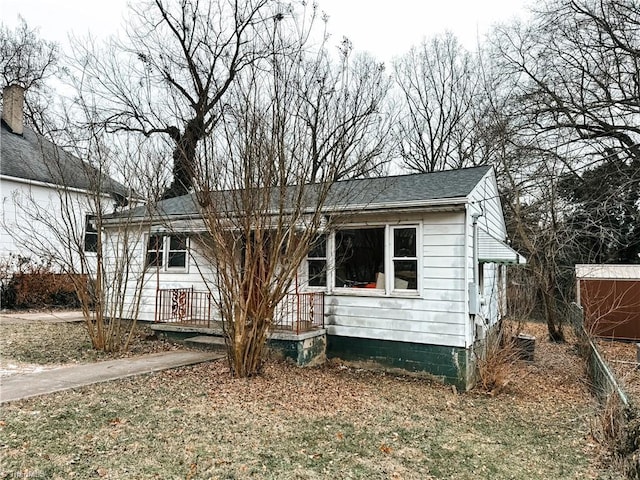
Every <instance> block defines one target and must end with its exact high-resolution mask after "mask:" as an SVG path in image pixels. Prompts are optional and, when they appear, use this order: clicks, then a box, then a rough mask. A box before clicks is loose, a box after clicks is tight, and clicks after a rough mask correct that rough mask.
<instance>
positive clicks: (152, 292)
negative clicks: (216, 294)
mask: <svg viewBox="0 0 640 480" xmlns="http://www.w3.org/2000/svg"><path fill="white" fill-rule="evenodd" d="M169 234H170V232H167V235H169ZM109 235H111V237H112V238H114V237H115V236H117V232H116V231H115V230H111V232H110V233H109ZM148 236H149V231H148V228H147V229H146V231H145V232H143V233H141V235H140V238H141V241H139V242H137V244H136V245H135V252H134V253H133V254H132V259H133V262H132V266H131V274H130V276H129V281H128V282H127V286H126V291H125V293H124V306H125V308H124V312H125V314H124V315H123V316H124V317H126V318H135V317H136V316H137V318H138V320H142V321H148V322H153V321H154V320H155V314H156V292H157V290H158V288H160V289H172V288H193V289H194V290H195V291H199V292H206V291H208V288H207V287H209V288H212V284H213V281H214V278H215V277H214V272H215V270H214V269H213V267H212V266H211V265H209V262H208V261H207V260H206V259H205V258H204V257H202V255H201V254H200V252H199V251H198V247H197V236H196V235H191V236H190V237H189V255H188V258H187V266H186V269H184V270H163V269H161V268H160V269H156V268H155V267H150V268H147V269H146V270H145V267H144V266H145V261H146V255H147V244H148V238H149V237H148ZM203 275H204V277H205V278H207V279H208V280H207V282H205V280H204V279H203ZM209 279H210V280H209ZM207 283H209V285H207ZM138 296H139V297H140V301H139V306H138V305H137V298H138ZM212 308H213V306H212ZM136 310H137V313H136Z"/></svg>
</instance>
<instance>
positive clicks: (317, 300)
mask: <svg viewBox="0 0 640 480" xmlns="http://www.w3.org/2000/svg"><path fill="white" fill-rule="evenodd" d="M214 312H215V305H214V300H213V296H212V294H211V293H210V292H199V291H195V290H194V289H193V288H175V289H158V290H157V294H156V315H155V321H154V323H153V325H151V329H152V330H154V331H155V332H156V333H157V334H158V335H160V336H164V337H166V338H169V339H171V340H174V341H179V342H182V343H184V344H185V345H188V346H193V347H197V348H206V349H225V348H226V340H225V331H224V325H223V322H221V321H220V320H219V319H218V318H217V317H216V316H215V314H214ZM326 343H327V341H326V330H325V328H324V294H323V293H321V292H319V293H317V292H311V293H292V294H289V295H286V296H285V298H283V299H282V301H281V302H280V303H279V304H278V307H277V308H276V312H275V315H274V319H273V323H272V328H271V331H270V333H269V338H268V340H267V347H268V348H269V350H270V351H271V352H272V353H276V354H278V355H282V356H283V357H284V358H289V359H291V360H293V361H294V363H296V364H297V365H300V366H307V365H311V364H315V363H318V362H323V361H324V359H325V352H326Z"/></svg>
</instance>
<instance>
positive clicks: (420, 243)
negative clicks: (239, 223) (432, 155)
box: [106, 166, 525, 388]
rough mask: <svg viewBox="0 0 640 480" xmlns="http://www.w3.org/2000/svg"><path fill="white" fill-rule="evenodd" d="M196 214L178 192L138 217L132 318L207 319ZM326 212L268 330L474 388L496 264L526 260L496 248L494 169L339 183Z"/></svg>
mask: <svg viewBox="0 0 640 480" xmlns="http://www.w3.org/2000/svg"><path fill="white" fill-rule="evenodd" d="M222 193H224V192H222ZM198 212H199V210H198V207H197V205H196V201H195V198H194V196H193V195H186V196H183V197H178V198H173V199H168V200H164V201H162V202H160V203H159V204H158V205H157V209H156V210H155V211H154V213H153V214H151V213H149V211H147V210H145V209H140V210H139V212H138V213H137V215H138V216H139V221H140V223H141V224H145V228H146V229H147V232H148V233H146V235H147V240H146V241H145V242H139V243H140V244H141V245H144V246H146V250H144V249H141V250H140V251H139V252H138V254H137V258H139V268H144V266H145V265H154V264H155V265H156V267H155V268H148V270H147V272H146V273H145V278H144V282H143V286H142V288H141V289H139V290H136V291H138V292H139V293H138V294H136V295H131V296H130V298H129V303H130V304H131V305H133V304H135V305H139V306H140V310H139V311H140V318H141V319H142V320H147V321H155V322H173V323H175V324H182V325H184V324H189V323H190V324H193V325H201V326H202V325H208V326H210V322H211V319H213V320H214V321H215V317H216V313H215V309H213V310H212V309H211V303H210V300H208V298H210V297H209V296H210V295H212V293H211V292H207V286H206V285H205V282H203V278H204V277H206V276H207V275H212V274H213V273H214V270H215V269H214V267H213V266H212V265H210V264H209V263H208V262H207V261H206V260H205V255H203V254H202V252H201V251H199V247H198V245H199V242H198V241H196V238H197V237H198V235H200V233H199V232H202V231H203V229H202V228H201V227H199V223H201V219H200V218H199V213H198ZM324 213H325V214H326V215H327V217H330V221H329V222H328V227H327V229H326V230H325V231H324V233H323V235H322V236H323V238H322V241H319V242H316V246H315V247H314V248H313V249H312V250H311V251H310V252H309V254H308V257H307V259H306V261H305V262H303V263H302V265H301V266H300V268H299V271H298V275H297V278H296V281H295V282H294V283H295V291H293V292H292V298H293V301H292V302H288V300H287V299H285V301H284V302H283V306H282V309H281V310H280V312H281V315H283V316H284V317H291V316H293V317H294V318H293V319H291V318H289V321H288V322H287V321H283V320H282V319H281V318H277V319H274V322H275V323H276V326H279V325H287V326H288V327H289V329H290V330H293V332H294V334H297V335H301V337H300V338H301V339H303V340H305V341H307V340H308V339H309V338H310V335H313V334H314V332H315V334H317V335H322V336H323V337H324V340H323V342H322V343H321V345H323V348H324V349H325V351H324V353H326V356H327V357H329V358H332V357H335V358H340V359H342V360H344V361H349V362H356V363H360V364H366V365H372V364H376V365H378V366H381V367H384V368H391V369H393V368H399V369H403V370H409V371H415V372H422V373H428V374H431V375H434V376H436V377H438V378H440V379H442V380H444V381H446V382H450V383H453V384H455V385H458V386H459V387H461V388H468V387H469V386H470V385H472V383H473V381H474V373H475V360H476V358H477V355H480V354H481V353H482V348H481V347H482V345H483V342H484V340H485V338H486V336H487V334H488V333H489V332H490V331H491V330H492V329H493V328H494V327H495V326H496V325H497V324H498V322H499V320H500V318H501V315H502V314H503V313H504V305H505V282H506V277H505V265H510V264H518V263H524V262H525V259H524V258H523V257H522V256H521V255H519V254H518V253H517V252H515V251H514V250H513V249H511V247H509V246H508V245H507V244H506V243H505V239H506V228H505V221H504V217H503V212H502V208H501V204H500V197H499V195H498V189H497V184H496V178H495V173H494V170H493V168H492V167H489V166H482V167H475V168H468V169H461V170H452V171H443V172H437V173H426V174H414V175H404V176H394V177H382V178H368V179H358V180H348V181H342V182H337V183H335V184H334V185H333V186H332V187H331V191H330V193H329V196H328V199H327V200H326V202H325V203H324ZM129 216H130V215H129ZM112 223H113V226H117V224H118V221H117V218H114V219H113V220H112ZM109 228H110V227H109V225H108V222H107V226H106V229H107V230H108V229H109ZM106 234H107V235H108V232H107V233H106ZM134 290H135V288H134V287H133V286H132V288H131V291H134ZM213 294H215V292H213ZM318 299H321V301H318ZM291 305H293V306H291ZM203 306H204V307H203ZM130 310H131V311H133V310H134V309H133V307H131V308H130ZM125 311H126V309H125ZM194 312H197V313H194ZM318 313H320V319H319V320H318ZM301 318H302V321H301ZM202 322H204V323H202ZM301 325H302V326H301ZM274 336H275V337H274V338H276V339H281V338H282V337H281V336H278V332H275V333H274ZM294 336H295V335H294Z"/></svg>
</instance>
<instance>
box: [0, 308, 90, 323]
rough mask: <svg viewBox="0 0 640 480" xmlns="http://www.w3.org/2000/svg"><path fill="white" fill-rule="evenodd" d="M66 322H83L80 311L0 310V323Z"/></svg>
mask: <svg viewBox="0 0 640 480" xmlns="http://www.w3.org/2000/svg"><path fill="white" fill-rule="evenodd" d="M40 322H43V323H67V322H84V317H83V316H82V312H80V311H77V310H59V311H55V310H54V311H50V312H24V313H23V312H18V311H0V325H9V324H16V323H17V324H19V323H25V324H27V323H40Z"/></svg>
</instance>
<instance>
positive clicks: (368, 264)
mask: <svg viewBox="0 0 640 480" xmlns="http://www.w3.org/2000/svg"><path fill="white" fill-rule="evenodd" d="M384 244H385V228H384V227H376V228H358V229H351V230H339V231H337V232H336V256H335V262H336V268H335V286H336V287H355V288H381V289H384V265H385V261H384V260H385V256H384V251H385V249H384Z"/></svg>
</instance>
